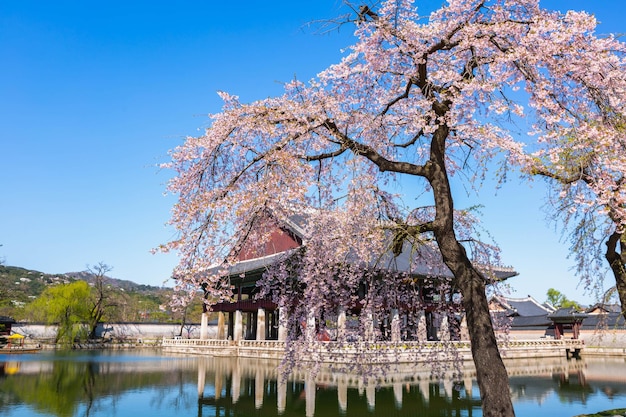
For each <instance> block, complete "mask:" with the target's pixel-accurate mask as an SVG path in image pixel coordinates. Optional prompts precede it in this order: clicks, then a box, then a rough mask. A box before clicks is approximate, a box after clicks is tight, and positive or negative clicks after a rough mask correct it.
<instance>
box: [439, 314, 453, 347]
mask: <svg viewBox="0 0 626 417" xmlns="http://www.w3.org/2000/svg"><path fill="white" fill-rule="evenodd" d="M437 336H438V337H437V338H438V339H439V340H443V341H444V342H449V341H450V322H449V320H448V314H442V315H441V326H439V334H438V335H437Z"/></svg>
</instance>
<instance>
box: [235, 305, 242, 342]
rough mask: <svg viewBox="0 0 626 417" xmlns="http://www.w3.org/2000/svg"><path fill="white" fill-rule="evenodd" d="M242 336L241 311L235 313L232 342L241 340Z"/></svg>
mask: <svg viewBox="0 0 626 417" xmlns="http://www.w3.org/2000/svg"><path fill="white" fill-rule="evenodd" d="M242 334H243V317H242V316H241V310H237V311H235V328H234V331H233V340H235V341H239V340H241V336H242Z"/></svg>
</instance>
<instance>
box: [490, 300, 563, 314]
mask: <svg viewBox="0 0 626 417" xmlns="http://www.w3.org/2000/svg"><path fill="white" fill-rule="evenodd" d="M494 298H496V299H497V300H498V301H499V302H500V303H501V304H502V305H503V307H505V308H507V309H510V310H511V313H512V315H516V316H522V317H532V316H541V315H547V314H551V313H553V312H554V310H553V309H551V308H549V307H548V306H546V305H544V304H541V303H539V302H538V301H537V300H535V299H534V298H533V297H531V296H530V295H529V296H528V297H525V298H508V297H502V296H497V297H494Z"/></svg>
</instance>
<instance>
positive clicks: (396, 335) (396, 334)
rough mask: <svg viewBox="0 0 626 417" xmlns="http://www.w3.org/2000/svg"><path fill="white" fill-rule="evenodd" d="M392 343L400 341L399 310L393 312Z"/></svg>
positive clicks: (395, 309)
mask: <svg viewBox="0 0 626 417" xmlns="http://www.w3.org/2000/svg"><path fill="white" fill-rule="evenodd" d="M391 341H392V342H399V341H400V314H399V313H398V309H397V308H394V309H392V310H391Z"/></svg>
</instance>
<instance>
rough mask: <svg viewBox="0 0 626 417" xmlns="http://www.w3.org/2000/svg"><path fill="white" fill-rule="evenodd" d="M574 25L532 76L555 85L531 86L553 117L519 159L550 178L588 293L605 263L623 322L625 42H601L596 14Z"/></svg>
mask: <svg viewBox="0 0 626 417" xmlns="http://www.w3.org/2000/svg"><path fill="white" fill-rule="evenodd" d="M572 15H574V14H572ZM576 26H577V29H576V35H574V34H573V33H571V34H568V35H567V37H566V38H565V39H564V41H563V42H560V43H559V44H558V48H554V47H553V49H552V52H551V54H552V58H551V59H550V60H546V64H545V65H546V66H547V67H548V68H549V69H550V71H541V70H535V71H534V72H532V73H531V72H530V71H528V72H529V73H531V74H532V76H531V77H529V79H530V80H531V81H530V82H529V85H530V86H531V87H532V86H534V85H536V84H538V83H539V84H544V85H552V86H553V87H551V91H550V94H549V95H548V96H547V97H537V95H536V93H535V91H536V90H535V89H534V88H530V89H529V91H530V94H531V104H534V103H537V104H535V105H536V106H537V108H539V111H544V112H549V113H550V115H551V116H550V117H547V115H546V117H544V118H542V119H540V123H542V124H543V125H540V124H536V125H535V129H536V131H537V133H538V141H537V143H536V146H535V147H534V149H532V151H533V152H531V153H530V154H529V155H527V156H526V157H520V158H519V159H518V161H522V163H523V164H524V170H525V172H526V173H527V174H529V175H530V176H540V177H544V178H547V179H548V180H549V183H550V185H551V191H552V192H551V198H550V207H551V208H552V209H553V213H554V215H555V219H556V220H560V221H562V222H563V225H564V226H565V230H568V231H570V239H571V250H572V253H573V254H574V255H575V256H576V259H577V263H576V270H577V273H578V275H579V276H580V278H581V279H582V281H583V282H584V283H585V285H586V286H587V287H588V288H590V287H594V286H597V285H598V284H601V281H602V279H601V278H602V277H603V275H604V273H605V272H606V269H607V268H606V267H607V263H608V267H609V269H610V271H611V273H612V275H613V277H614V278H615V283H616V289H617V294H618V297H619V299H620V302H621V305H622V314H623V315H624V317H626V310H624V306H626V235H625V234H624V231H625V229H624V228H625V227H626V159H625V158H624V155H625V150H626V119H625V117H626V101H625V99H624V98H625V95H626V71H625V68H626V60H625V56H626V45H624V44H623V43H622V42H619V41H618V40H617V39H616V38H614V37H613V36H607V37H605V38H596V37H595V36H594V29H595V26H596V21H595V19H594V18H593V17H592V16H589V15H584V14H578V15H576ZM581 43H582V44H583V45H584V48H581ZM542 47H545V48H549V47H550V45H545V46H543V45H542ZM555 83H559V84H561V86H559V87H555ZM539 103H541V104H539ZM543 103H549V104H548V105H546V104H543ZM541 107H543V110H541ZM555 125H558V127H557V128H555ZM603 248H604V249H603ZM605 261H606V262H605ZM598 289H599V290H601V288H598Z"/></svg>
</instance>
